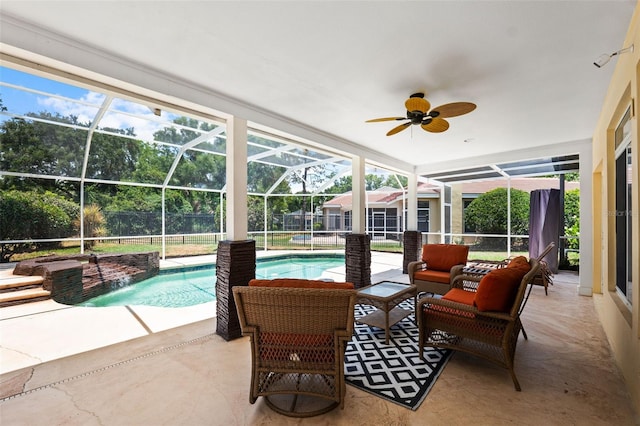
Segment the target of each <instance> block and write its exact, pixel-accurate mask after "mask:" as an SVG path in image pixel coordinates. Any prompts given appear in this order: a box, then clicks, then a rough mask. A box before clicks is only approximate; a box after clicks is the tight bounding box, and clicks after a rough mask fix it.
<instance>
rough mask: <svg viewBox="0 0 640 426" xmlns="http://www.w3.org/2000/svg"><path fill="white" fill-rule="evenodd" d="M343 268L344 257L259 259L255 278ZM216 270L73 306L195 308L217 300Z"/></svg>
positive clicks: (177, 275)
mask: <svg viewBox="0 0 640 426" xmlns="http://www.w3.org/2000/svg"><path fill="white" fill-rule="evenodd" d="M340 266H344V257H288V258H278V259H272V260H259V261H258V262H257V263H256V278H306V279H317V278H320V277H321V276H322V274H323V272H324V271H326V270H327V269H332V268H336V267H340ZM215 286H216V270H215V267H214V266H211V267H210V268H206V269H198V270H186V271H182V272H173V273H162V274H160V275H157V276H155V277H153V278H149V279H148V280H144V281H141V282H139V283H138V284H134V285H131V286H127V287H123V288H121V289H118V290H115V291H112V292H110V293H107V294H103V295H101V296H97V297H94V298H92V299H89V300H87V301H85V302H83V303H80V304H78V305H76V306H92V307H104V306H126V305H146V306H160V307H168V308H179V307H184V306H192V305H198V304H200V303H206V302H212V301H214V300H216V290H215Z"/></svg>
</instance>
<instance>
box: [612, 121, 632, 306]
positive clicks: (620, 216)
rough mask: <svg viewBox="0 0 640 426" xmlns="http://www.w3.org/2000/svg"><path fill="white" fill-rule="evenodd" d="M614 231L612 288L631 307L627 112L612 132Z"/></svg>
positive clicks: (628, 134) (629, 145)
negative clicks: (613, 133) (613, 153)
mask: <svg viewBox="0 0 640 426" xmlns="http://www.w3.org/2000/svg"><path fill="white" fill-rule="evenodd" d="M615 146H616V150H615V154H616V166H615V188H616V190H615V204H616V210H615V227H616V252H615V253H616V255H615V256H616V261H615V265H616V288H617V291H618V292H619V293H621V294H622V296H623V297H624V299H625V300H626V301H627V302H628V303H629V304H631V300H632V299H631V296H632V295H631V288H632V283H631V267H632V253H631V246H632V242H631V223H632V221H631V219H632V217H633V216H632V211H631V196H632V193H633V190H632V183H631V161H632V159H631V158H632V157H631V110H630V109H629V110H627V112H626V114H625V115H624V117H623V118H622V121H621V122H620V124H619V125H618V127H617V128H616V132H615Z"/></svg>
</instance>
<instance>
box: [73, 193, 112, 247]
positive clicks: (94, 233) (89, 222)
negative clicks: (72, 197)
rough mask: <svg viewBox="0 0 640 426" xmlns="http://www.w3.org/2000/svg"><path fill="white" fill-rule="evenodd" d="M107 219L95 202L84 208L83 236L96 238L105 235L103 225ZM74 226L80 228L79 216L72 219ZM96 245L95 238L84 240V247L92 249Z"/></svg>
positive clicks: (105, 231)
mask: <svg viewBox="0 0 640 426" xmlns="http://www.w3.org/2000/svg"><path fill="white" fill-rule="evenodd" d="M106 223H107V221H106V220H105V218H104V215H103V214H102V211H101V210H100V206H98V205H97V204H90V205H88V206H85V208H84V237H85V238H96V237H104V236H105V235H107V230H106V228H105V227H104V225H105V224H106ZM74 224H75V227H76V228H77V229H80V216H78V218H77V219H76V220H75V221H74ZM95 245H96V241H95V240H89V241H85V242H84V248H85V249H92V248H93V247H94V246H95Z"/></svg>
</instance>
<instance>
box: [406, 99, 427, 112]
mask: <svg viewBox="0 0 640 426" xmlns="http://www.w3.org/2000/svg"><path fill="white" fill-rule="evenodd" d="M404 106H405V107H406V108H407V111H420V112H422V113H423V114H426V113H427V111H429V108H431V104H430V103H429V101H427V100H426V99H423V98H409V99H407V100H406V102H405V103H404Z"/></svg>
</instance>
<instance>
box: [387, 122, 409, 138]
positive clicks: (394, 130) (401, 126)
mask: <svg viewBox="0 0 640 426" xmlns="http://www.w3.org/2000/svg"><path fill="white" fill-rule="evenodd" d="M409 126H411V122H410V121H409V122H407V123H402V124H401V125H399V126H397V127H394V128H393V129H391V130H389V131H388V132H387V136H391V135H395V134H396V133H398V132H400V131H402V130H404V129H406V128H407V127H409Z"/></svg>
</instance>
